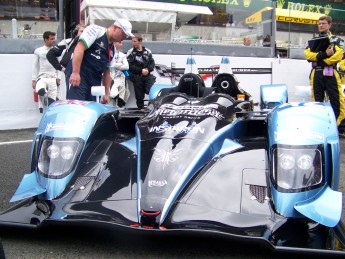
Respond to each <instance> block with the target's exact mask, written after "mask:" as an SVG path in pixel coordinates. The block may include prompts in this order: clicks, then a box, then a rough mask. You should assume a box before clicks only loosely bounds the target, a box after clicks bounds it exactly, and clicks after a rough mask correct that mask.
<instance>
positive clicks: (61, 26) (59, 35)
mask: <svg viewBox="0 0 345 259" xmlns="http://www.w3.org/2000/svg"><path fill="white" fill-rule="evenodd" d="M64 34H65V30H64V21H63V0H59V25H58V30H57V38H58V41H61V40H62V39H64V38H65V37H64Z"/></svg>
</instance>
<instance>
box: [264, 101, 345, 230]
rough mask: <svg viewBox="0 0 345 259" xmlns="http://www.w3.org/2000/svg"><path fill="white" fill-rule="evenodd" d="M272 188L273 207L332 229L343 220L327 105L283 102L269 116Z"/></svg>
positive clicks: (335, 136)
mask: <svg viewBox="0 0 345 259" xmlns="http://www.w3.org/2000/svg"><path fill="white" fill-rule="evenodd" d="M267 122H268V138H269V147H270V149H269V154H268V155H269V160H270V162H269V163H270V168H271V171H270V185H271V193H272V199H273V203H274V206H275V209H276V210H277V212H278V213H279V214H280V215H283V216H284V217H288V218H296V219H303V218H309V219H311V220H313V221H315V222H317V223H320V224H322V225H324V226H327V227H334V226H336V225H337V224H338V222H339V221H340V218H341V211H342V193H341V192H337V190H338V183H339V174H340V166H339V163H340V161H339V157H340V147H339V137H338V129H337V123H336V119H335V116H334V112H333V110H332V108H331V106H330V105H329V104H328V103H317V102H309V103H290V104H283V105H280V106H278V107H276V108H274V109H273V110H272V111H271V112H269V114H268V117H267Z"/></svg>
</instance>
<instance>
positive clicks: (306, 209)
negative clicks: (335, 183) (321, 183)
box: [294, 186, 342, 227]
mask: <svg viewBox="0 0 345 259" xmlns="http://www.w3.org/2000/svg"><path fill="white" fill-rule="evenodd" d="M330 201H332V202H330ZM294 208H295V209H296V210H297V211H298V212H300V213H301V214H303V215H304V216H306V217H307V218H310V219H312V220H314V221H316V222H318V223H320V224H322V225H324V226H326V227H335V226H336V225H337V224H338V223H339V221H340V218H341V211H342V193H341V192H336V191H333V190H332V189H331V188H330V187H329V186H326V187H325V188H324V189H323V190H322V191H321V192H320V193H319V194H318V195H317V197H312V198H311V199H309V200H305V201H302V202H298V203H296V204H295V206H294Z"/></svg>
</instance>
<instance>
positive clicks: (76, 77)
mask: <svg viewBox="0 0 345 259" xmlns="http://www.w3.org/2000/svg"><path fill="white" fill-rule="evenodd" d="M84 51H85V45H84V43H83V42H82V41H79V42H78V44H77V46H76V47H75V49H74V52H73V58H72V65H73V71H72V74H71V76H70V80H69V82H70V84H71V86H79V85H80V66H81V62H82V61H83V58H84Z"/></svg>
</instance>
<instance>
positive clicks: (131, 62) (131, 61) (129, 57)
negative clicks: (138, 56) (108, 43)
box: [127, 50, 142, 74]
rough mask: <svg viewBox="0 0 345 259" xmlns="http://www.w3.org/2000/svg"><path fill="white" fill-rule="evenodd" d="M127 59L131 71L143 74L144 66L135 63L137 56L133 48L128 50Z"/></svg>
mask: <svg viewBox="0 0 345 259" xmlns="http://www.w3.org/2000/svg"><path fill="white" fill-rule="evenodd" d="M127 61H128V65H129V71H130V72H132V73H133V74H141V70H142V68H141V67H139V66H137V65H136V64H135V57H134V55H133V52H132V50H129V51H128V52H127Z"/></svg>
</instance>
